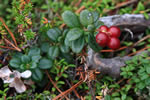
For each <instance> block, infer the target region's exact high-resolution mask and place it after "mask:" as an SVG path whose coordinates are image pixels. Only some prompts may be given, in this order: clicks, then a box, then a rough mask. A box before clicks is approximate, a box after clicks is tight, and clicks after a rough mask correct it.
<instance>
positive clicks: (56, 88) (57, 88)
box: [46, 70, 69, 100]
mask: <svg viewBox="0 0 150 100" xmlns="http://www.w3.org/2000/svg"><path fill="white" fill-rule="evenodd" d="M46 74H47V76H48V78H49V80H50V81H51V82H52V84H53V85H54V87H55V88H56V89H57V90H58V91H59V92H60V93H61V94H62V93H63V92H62V91H61V90H60V89H59V88H58V87H57V86H56V84H55V83H54V81H53V80H52V78H51V76H50V75H49V73H48V71H47V70H46ZM63 96H65V98H66V99H67V100H69V98H68V97H67V96H66V95H65V94H64V95H63Z"/></svg>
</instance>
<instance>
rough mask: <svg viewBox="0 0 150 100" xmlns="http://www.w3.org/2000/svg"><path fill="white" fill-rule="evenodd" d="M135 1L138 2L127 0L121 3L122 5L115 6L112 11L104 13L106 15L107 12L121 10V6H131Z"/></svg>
mask: <svg viewBox="0 0 150 100" xmlns="http://www.w3.org/2000/svg"><path fill="white" fill-rule="evenodd" d="M137 1H138V0H128V1H125V2H122V3H119V4H117V5H116V6H115V7H114V9H111V10H105V13H108V12H110V11H112V10H115V9H119V8H121V7H123V6H127V5H129V4H133V3H135V2H137Z"/></svg>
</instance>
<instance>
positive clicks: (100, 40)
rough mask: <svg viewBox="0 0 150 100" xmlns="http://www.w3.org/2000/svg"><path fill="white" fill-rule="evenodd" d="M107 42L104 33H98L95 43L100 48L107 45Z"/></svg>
mask: <svg viewBox="0 0 150 100" xmlns="http://www.w3.org/2000/svg"><path fill="white" fill-rule="evenodd" d="M108 41H109V37H108V35H107V34H106V33H103V32H99V33H98V34H97V35H96V42H97V43H98V44H99V45H100V46H102V47H105V46H106V45H107V43H108Z"/></svg>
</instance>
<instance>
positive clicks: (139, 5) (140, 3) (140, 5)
mask: <svg viewBox="0 0 150 100" xmlns="http://www.w3.org/2000/svg"><path fill="white" fill-rule="evenodd" d="M137 10H138V11H142V10H145V7H144V4H142V2H139V3H138V5H137Z"/></svg>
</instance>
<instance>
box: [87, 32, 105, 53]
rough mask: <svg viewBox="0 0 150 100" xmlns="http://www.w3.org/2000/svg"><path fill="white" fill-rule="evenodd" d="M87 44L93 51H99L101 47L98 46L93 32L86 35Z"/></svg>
mask: <svg viewBox="0 0 150 100" xmlns="http://www.w3.org/2000/svg"><path fill="white" fill-rule="evenodd" d="M88 44H89V46H90V48H92V49H93V50H94V51H95V52H99V51H100V50H101V49H102V47H100V46H99V45H98V44H97V43H96V40H95V37H94V35H93V34H89V35H88Z"/></svg>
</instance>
